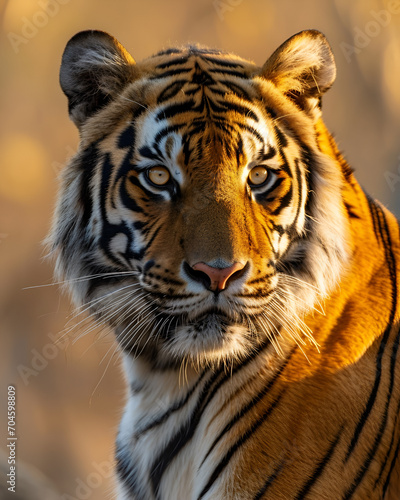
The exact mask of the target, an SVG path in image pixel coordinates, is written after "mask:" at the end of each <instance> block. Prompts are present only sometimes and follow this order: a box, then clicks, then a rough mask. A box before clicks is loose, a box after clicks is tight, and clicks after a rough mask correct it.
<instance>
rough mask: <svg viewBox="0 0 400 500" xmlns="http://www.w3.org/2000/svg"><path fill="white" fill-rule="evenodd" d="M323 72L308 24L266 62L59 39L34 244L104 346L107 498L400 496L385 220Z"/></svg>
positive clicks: (391, 219) (393, 292) (389, 229)
mask: <svg viewBox="0 0 400 500" xmlns="http://www.w3.org/2000/svg"><path fill="white" fill-rule="evenodd" d="M335 77H336V66H335V60H334V56H333V52H332V49H331V47H330V45H329V43H328V41H327V39H326V37H325V36H324V35H323V34H322V33H321V32H319V31H316V30H305V31H301V32H300V33H297V34H295V35H294V36H292V37H291V38H289V39H288V40H286V41H285V42H284V43H283V44H282V45H281V46H280V47H279V48H278V49H277V50H275V52H273V54H272V56H270V57H269V58H268V59H267V61H266V62H265V64H264V65H263V66H258V65H256V64H255V63H253V62H251V61H247V60H245V59H242V58H240V57H238V56H236V55H234V54H231V53H227V52H223V51H221V50H217V49H210V48H207V47H204V46H202V45H196V44H193V45H186V46H183V47H180V48H174V47H172V48H168V49H165V50H162V51H160V52H158V53H157V54H155V55H153V56H151V57H149V58H147V59H144V60H143V61H142V62H136V61H135V60H134V59H133V57H132V56H131V55H130V54H129V53H128V52H127V51H126V49H125V48H124V47H123V46H122V45H121V44H120V43H119V42H118V41H117V40H116V39H115V38H113V37H112V36H111V35H109V34H107V33H105V32H102V31H96V30H89V31H83V32H80V33H78V34H77V35H75V36H74V37H73V38H72V39H71V40H70V41H69V42H68V44H67V46H66V48H65V51H64V54H63V56H62V62H61V70H60V84H61V88H62V90H63V92H64V94H65V95H66V97H67V99H68V106H69V115H70V118H71V119H72V121H73V122H74V124H75V125H76V126H77V128H78V130H79V135H80V144H79V149H78V151H77V153H76V154H75V155H74V156H73V157H72V158H71V160H70V161H69V162H68V163H67V165H66V167H65V168H64V170H63V172H62V175H61V181H60V182H61V184H60V190H59V196H58V201H57V204H56V209H55V215H54V219H53V223H52V228H51V230H50V233H49V237H48V243H49V245H50V246H51V248H50V254H51V255H53V256H54V259H55V275H56V276H57V279H63V280H64V281H65V283H66V285H65V286H66V288H67V290H69V293H70V294H71V297H72V301H73V303H74V304H76V305H77V306H80V307H82V308H84V309H85V310H87V311H89V313H90V315H91V317H93V319H94V321H95V323H96V324H99V325H102V326H104V327H107V328H109V329H111V330H112V331H113V332H114V333H115V338H116V343H117V346H118V350H119V353H120V356H121V360H122V361H121V363H122V365H123V370H124V373H125V377H126V383H127V395H126V403H125V408H124V411H123V415H122V418H121V422H120V426H119V431H118V433H117V437H116V447H115V475H116V482H117V486H116V497H117V498H118V499H119V500H132V499H135V500H211V499H213V500H222V499H229V500H247V499H251V500H261V499H263V500H324V499H325V500H382V499H384V500H395V499H398V498H400V479H399V476H400V459H399V456H400V453H399V447H400V423H399V417H400V367H399V352H398V351H399V334H400V328H399V318H400V306H399V284H398V279H399V269H400V245H399V224H398V222H397V220H396V218H395V216H394V215H392V214H391V213H390V212H389V211H388V210H387V209H386V208H385V207H384V206H383V205H382V204H381V203H379V202H377V201H375V200H373V199H372V198H371V197H370V196H369V195H368V194H367V193H366V192H365V191H364V190H363V189H362V188H361V187H360V185H359V184H358V182H357V181H356V179H355V176H354V171H353V169H352V168H351V167H350V166H349V164H348V163H347V161H346V159H345V157H344V156H343V154H342V153H341V152H340V150H339V147H338V146H337V144H336V142H335V140H334V138H333V136H332V134H331V133H330V132H329V131H328V129H327V128H326V126H325V125H324V122H323V120H322V114H321V98H322V95H323V94H324V93H325V92H326V91H327V90H328V89H329V88H330V87H331V85H332V84H333V82H334V80H335Z"/></svg>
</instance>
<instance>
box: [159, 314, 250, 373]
mask: <svg viewBox="0 0 400 500" xmlns="http://www.w3.org/2000/svg"><path fill="white" fill-rule="evenodd" d="M258 343H259V342H257V339H256V337H255V336H254V333H252V332H250V331H249V329H248V327H247V326H245V325H244V324H238V323H230V322H227V321H226V320H225V319H224V320H221V318H219V317H218V315H215V314H211V315H209V316H208V317H207V318H206V319H204V320H201V321H198V322H197V323H194V324H190V325H186V326H179V327H177V328H176V330H175V332H174V335H173V338H171V339H170V341H169V342H166V343H165V344H164V345H163V346H162V348H161V353H162V355H165V356H167V357H169V358H171V357H172V358H174V359H176V360H181V361H186V362H189V363H190V364H192V365H193V366H194V367H196V368H197V367H198V368H203V367H205V366H208V367H210V366H211V367H216V366H218V365H219V364H221V363H224V364H225V365H232V364H234V363H235V362H236V361H239V360H243V359H244V358H246V357H247V356H248V355H249V354H250V353H251V352H253V351H254V348H255V347H256V345H257V344H258Z"/></svg>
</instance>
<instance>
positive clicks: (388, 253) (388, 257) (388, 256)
mask: <svg viewBox="0 0 400 500" xmlns="http://www.w3.org/2000/svg"><path fill="white" fill-rule="evenodd" d="M369 206H370V210H373V211H374V212H375V217H376V219H377V223H378V232H379V234H380V235H381V237H382V241H383V244H384V250H385V261H386V262H387V264H388V270H389V276H390V282H391V309H390V315H389V320H388V323H387V326H386V329H385V331H384V332H383V336H382V340H381V343H380V345H379V350H378V354H377V357H376V374H375V382H374V385H373V388H372V391H371V393H370V396H369V398H368V401H367V404H366V406H365V408H364V411H363V414H362V416H361V418H360V420H359V422H358V424H357V427H356V430H355V432H354V435H353V438H352V440H351V443H350V446H349V448H348V451H347V454H346V459H345V461H348V459H349V457H350V455H351V453H352V452H353V450H354V448H355V446H356V444H357V442H358V439H359V437H360V435H361V432H362V430H363V429H364V426H365V424H366V422H367V420H368V417H369V415H370V413H371V411H372V408H373V407H374V404H375V402H376V398H377V395H378V390H379V386H380V382H381V377H382V358H383V354H384V352H385V350H386V347H387V342H388V339H389V335H390V333H391V331H392V329H393V321H394V318H395V314H396V309H397V288H398V287H397V276H396V260H395V256H394V253H393V249H392V241H391V237H390V232H389V227H388V224H387V220H386V217H385V214H384V212H383V211H382V209H381V208H380V207H379V206H377V205H375V204H372V202H371V201H370V200H369ZM397 349H398V347H396V353H397ZM394 362H395V359H393V358H392V359H391V367H390V382H389V388H388V394H387V397H386V402H385V406H384V411H383V415H382V420H381V423H380V425H379V430H378V432H377V434H376V436H375V439H374V443H373V446H372V448H371V449H370V451H369V453H368V456H367V458H366V459H365V461H364V463H363V464H362V466H361V467H360V469H359V471H358V473H357V475H356V477H355V479H354V481H353V483H352V485H351V486H350V488H348V490H347V491H346V493H345V495H344V497H343V500H349V499H350V498H351V497H352V496H353V493H354V492H355V490H356V489H357V488H358V486H359V485H360V483H361V481H362V479H363V477H364V475H365V473H366V472H367V470H368V469H369V467H370V465H371V462H372V461H373V459H374V456H375V453H376V451H377V449H378V446H379V444H380V442H381V440H382V437H383V434H384V431H385V429H386V425H387V421H388V412H389V406H390V402H391V398H392V392H393V385H394Z"/></svg>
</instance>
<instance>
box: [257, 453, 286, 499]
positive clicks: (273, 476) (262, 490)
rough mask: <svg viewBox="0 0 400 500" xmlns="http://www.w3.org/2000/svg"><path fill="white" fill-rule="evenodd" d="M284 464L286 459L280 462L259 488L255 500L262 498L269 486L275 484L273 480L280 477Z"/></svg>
mask: <svg viewBox="0 0 400 500" xmlns="http://www.w3.org/2000/svg"><path fill="white" fill-rule="evenodd" d="M284 466H285V460H282V461H281V462H280V463H279V465H278V467H277V468H276V469H275V470H274V472H273V473H272V474H271V475H270V476H269V477H268V479H267V480H266V481H265V483H264V484H263V485H262V487H261V488H260V489H259V491H258V492H257V494H256V496H255V497H254V500H261V498H262V497H263V496H264V493H266V492H267V490H268V489H269V487H270V486H271V485H272V484H273V482H274V481H275V479H276V478H277V477H278V475H279V474H280V472H281V471H282V469H283V467H284Z"/></svg>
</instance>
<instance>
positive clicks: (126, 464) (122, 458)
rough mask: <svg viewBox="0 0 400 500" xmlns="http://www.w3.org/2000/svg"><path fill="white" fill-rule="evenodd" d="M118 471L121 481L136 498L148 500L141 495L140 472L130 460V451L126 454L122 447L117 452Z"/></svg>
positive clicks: (136, 499) (137, 499)
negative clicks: (139, 488) (139, 486)
mask: <svg viewBox="0 0 400 500" xmlns="http://www.w3.org/2000/svg"><path fill="white" fill-rule="evenodd" d="M115 460H116V473H117V475H118V478H119V480H120V481H121V483H123V484H124V486H125V488H126V489H128V490H129V493H130V494H131V495H132V497H133V498H135V500H148V499H145V498H144V497H143V495H139V491H138V472H137V469H136V467H135V465H134V464H132V463H131V461H130V460H129V451H128V452H127V453H126V454H125V453H124V450H123V449H122V448H117V449H116V452H115Z"/></svg>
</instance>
